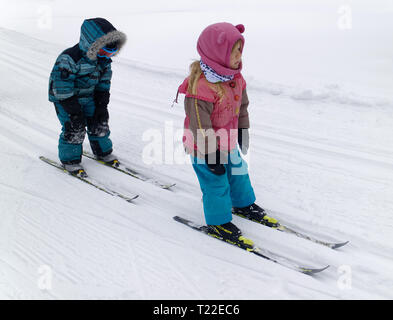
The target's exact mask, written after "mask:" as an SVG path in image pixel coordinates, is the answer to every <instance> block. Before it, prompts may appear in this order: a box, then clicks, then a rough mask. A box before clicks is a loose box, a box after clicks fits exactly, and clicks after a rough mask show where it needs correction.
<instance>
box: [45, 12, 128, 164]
mask: <svg viewBox="0 0 393 320" xmlns="http://www.w3.org/2000/svg"><path fill="white" fill-rule="evenodd" d="M125 41H126V36H125V34H124V33H122V32H120V31H118V30H116V28H115V27H114V26H113V25H112V24H111V23H110V22H108V21H107V20H105V19H103V18H94V19H87V20H85V21H84V22H83V24H82V27H81V36H80V41H79V43H78V44H76V45H75V46H74V47H72V48H69V49H67V50H65V51H63V52H62V53H61V54H60V56H59V57H58V58H57V60H56V63H55V65H54V67H53V69H52V72H51V75H50V79H49V101H51V102H53V103H54V105H55V109H56V113H57V116H58V118H59V120H60V123H61V125H62V132H61V134H60V138H59V158H60V161H61V162H62V163H63V165H65V166H67V165H68V166H71V167H72V165H76V166H78V165H79V164H80V162H81V157H82V144H83V140H84V138H85V135H86V127H87V135H88V138H89V142H90V146H91V148H92V151H93V153H94V154H95V155H96V156H97V157H98V158H101V159H105V157H106V158H108V157H110V155H111V153H112V142H111V140H110V138H109V135H110V130H109V126H108V119H109V114H108V109H107V107H108V103H109V97H110V93H109V91H110V85H111V78H112V70H111V62H112V60H111V59H110V57H111V56H113V55H114V54H116V53H117V52H118V51H119V50H120V48H121V47H122V46H123V45H124V43H125Z"/></svg>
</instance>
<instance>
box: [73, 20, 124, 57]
mask: <svg viewBox="0 0 393 320" xmlns="http://www.w3.org/2000/svg"><path fill="white" fill-rule="evenodd" d="M126 41H127V37H126V35H125V34H124V33H123V32H121V31H118V30H116V28H115V27H114V26H113V25H112V24H111V23H110V22H109V21H108V20H106V19H104V18H93V19H86V20H85V21H83V24H82V27H81V37H80V40H79V48H80V49H81V50H82V51H83V52H85V53H86V56H87V57H88V58H89V59H90V60H96V59H97V53H98V51H99V50H100V49H101V48H102V47H104V46H106V45H107V44H109V43H112V42H117V43H118V44H119V49H121V47H122V46H123V45H124V44H125V42H126Z"/></svg>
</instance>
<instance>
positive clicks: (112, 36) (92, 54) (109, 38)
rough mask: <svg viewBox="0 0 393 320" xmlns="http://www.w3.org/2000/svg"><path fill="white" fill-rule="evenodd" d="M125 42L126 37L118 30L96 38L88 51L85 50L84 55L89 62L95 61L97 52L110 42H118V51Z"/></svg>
mask: <svg viewBox="0 0 393 320" xmlns="http://www.w3.org/2000/svg"><path fill="white" fill-rule="evenodd" d="M126 41H127V36H126V35H125V33H123V32H121V31H118V30H114V31H111V32H108V33H107V34H105V35H103V36H102V37H100V38H98V39H97V40H96V41H94V42H93V43H92V44H91V46H90V47H89V50H87V53H86V55H87V57H88V58H89V59H90V60H97V54H98V51H100V49H101V48H103V47H105V46H106V45H107V44H109V43H112V42H118V44H119V50H120V49H121V47H122V46H123V45H124V44H125V43H126Z"/></svg>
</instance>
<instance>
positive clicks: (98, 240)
mask: <svg viewBox="0 0 393 320" xmlns="http://www.w3.org/2000/svg"><path fill="white" fill-rule="evenodd" d="M0 43H1V49H0V69H1V73H2V75H3V77H2V79H1V80H0V81H1V83H0V84H1V85H0V122H1V123H2V125H1V129H0V142H1V145H2V148H1V150H0V154H1V155H2V170H1V171H2V174H1V176H0V191H1V192H0V204H1V206H0V208H1V225H0V231H1V232H0V240H1V242H0V297H2V298H47V299H67V298H77V299H85V298H98V299H100V298H109V299H117V298H125V299H319V298H322V299H352V298H373V299H375V298H392V297H393V293H392V290H391V288H392V287H393V275H392V272H391V270H392V268H393V262H392V259H391V257H392V256H393V241H392V225H393V221H392V219H393V218H392V217H393V215H392V213H393V202H392V200H391V194H392V191H393V182H392V181H393V174H392V172H393V170H392V169H393V157H392V156H393V153H392V150H391V148H390V146H391V145H392V142H393V138H392V136H393V135H390V136H389V134H388V133H389V130H391V126H389V121H390V123H391V121H392V120H393V112H392V110H391V109H389V102H388V103H386V104H381V103H379V100H377V99H376V100H375V103H373V101H374V100H373V99H372V98H368V100H367V103H364V104H362V103H359V99H358V98H357V100H356V99H355V100H351V99H350V96H348V99H345V96H342V93H340V99H341V100H338V98H337V96H334V95H333V96H332V97H331V99H330V98H329V97H326V95H322V96H320V97H319V99H318V95H316V94H312V92H311V93H310V92H309V91H307V90H308V89H300V91H299V92H297V93H296V90H295V91H293V90H291V89H288V88H285V87H283V86H282V87H280V86H277V87H263V86H260V85H258V84H255V83H254V84H253V83H252V81H251V84H250V90H249V96H250V101H251V103H250V109H249V110H250V117H251V123H252V129H251V143H252V145H251V150H250V159H249V162H250V176H251V180H252V182H253V184H254V188H255V191H256V193H257V197H258V201H259V203H260V204H261V205H263V206H265V207H266V208H267V209H269V210H271V212H272V214H273V215H274V216H275V217H277V218H278V219H280V220H281V221H282V222H283V223H286V224H288V225H289V226H291V223H292V224H294V225H296V226H298V228H299V229H301V230H303V231H304V232H307V233H309V234H313V233H314V234H315V235H321V234H322V235H323V236H325V238H326V239H327V240H329V239H330V240H332V239H336V240H339V241H345V240H350V243H349V244H348V245H347V246H345V247H343V248H341V249H339V250H337V251H333V250H331V249H329V248H325V247H322V246H319V245H317V244H313V243H311V242H308V241H306V240H303V239H298V238H294V237H293V236H291V235H287V234H282V233H280V232H277V231H275V230H271V229H269V228H266V227H263V226H259V225H257V224H254V223H251V222H249V221H245V220H242V219H241V218H238V217H234V221H235V222H236V224H238V225H239V227H240V228H241V229H242V230H244V234H245V235H246V236H248V237H250V238H252V239H254V241H255V242H256V244H257V245H259V246H261V247H263V246H265V247H266V248H267V249H268V250H271V251H277V253H278V254H282V255H285V256H288V257H292V258H293V259H297V260H299V261H309V264H310V266H322V265H324V264H330V265H331V267H330V268H329V269H328V270H326V271H325V272H323V273H321V274H318V275H316V276H315V277H309V276H306V275H303V274H300V273H296V272H294V271H292V270H289V269H287V268H285V267H282V266H279V265H277V264H274V263H271V262H269V261H266V260H264V259H260V258H258V257H256V256H254V255H252V254H249V253H247V252H243V251H241V250H239V249H237V248H234V247H232V246H228V245H227V244H224V243H220V242H218V241H216V240H213V239H210V238H209V237H205V236H201V235H200V234H198V233H197V232H194V231H192V230H189V229H188V228H184V226H182V225H179V224H178V223H176V222H174V221H173V220H172V216H174V215H177V214H178V215H183V216H185V217H188V218H190V219H192V220H194V221H196V222H199V223H202V222H203V214H202V203H201V192H200V190H199V186H198V184H197V180H196V177H195V176H194V173H193V172H192V168H191V166H189V165H187V164H185V165H182V164H165V163H162V164H152V165H146V164H144V163H143V160H142V158H141V156H140V155H141V154H142V152H143V147H144V145H145V144H146V142H143V141H142V135H143V133H144V132H145V130H147V129H154V130H158V131H160V132H161V133H164V125H165V122H166V121H170V122H172V123H173V124H174V126H175V129H181V128H182V124H183V118H184V111H183V106H182V99H179V104H178V105H175V107H173V108H171V107H170V106H171V103H172V100H173V99H174V97H175V95H176V90H177V86H178V85H179V84H180V83H181V81H182V80H183V79H182V77H183V76H184V75H182V74H181V72H179V71H177V70H164V69H160V68H156V67H154V66H146V65H141V64H139V63H138V62H136V61H130V60H126V59H121V57H119V58H118V60H117V59H116V60H117V61H115V62H114V64H113V69H114V79H113V87H112V88H113V89H112V93H111V105H110V109H111V110H110V115H111V132H112V139H113V142H114V146H115V151H116V154H118V155H119V157H120V158H123V159H124V160H125V161H127V162H129V163H131V164H133V166H134V168H135V169H138V170H140V171H143V172H144V173H146V174H149V175H151V176H152V178H157V179H159V180H163V181H170V182H175V183H176V184H177V186H176V187H175V188H174V189H173V190H172V191H168V190H162V189H159V188H157V187H155V186H153V185H151V184H148V183H145V182H142V181H138V180H136V179H133V178H131V177H127V176H125V175H124V174H121V173H118V172H115V171H114V170H112V169H111V168H106V167H104V166H102V165H100V164H97V163H96V162H94V161H92V160H89V159H86V158H84V160H83V161H84V165H85V167H86V170H87V171H88V172H89V174H90V175H91V176H92V177H95V178H96V179H97V180H98V181H101V182H105V183H107V184H108V186H110V187H111V188H113V189H115V190H118V191H120V192H124V193H127V192H130V193H138V194H140V198H138V199H137V200H136V201H135V202H134V204H129V203H126V202H125V201H124V200H122V199H119V198H116V197H112V196H110V195H106V194H103V193H102V192H100V191H98V190H95V189H94V188H91V187H90V186H88V185H86V184H84V183H80V182H79V181H77V180H76V179H74V178H73V177H70V176H67V175H65V174H64V173H62V172H60V171H59V170H56V169H55V168H52V167H49V166H48V165H46V164H44V163H43V162H42V161H40V160H39V159H38V156H39V155H44V156H47V157H50V158H52V159H57V141H58V135H59V132H60V124H59V123H58V120H57V118H56V115H55V111H54V108H53V106H52V105H51V104H50V103H49V102H48V101H47V81H48V77H49V73H50V70H51V67H52V64H53V63H54V60H55V58H56V56H57V55H58V53H59V52H60V51H61V50H62V49H63V48H59V47H57V46H55V45H51V44H50V43H45V42H42V41H39V40H35V39H33V38H30V37H28V36H26V35H23V34H20V33H17V32H13V31H9V30H6V29H0ZM283 88H284V89H283ZM302 92H303V95H302ZM306 93H307V94H306ZM339 101H341V102H345V103H340V102H339ZM360 101H361V100H360ZM390 107H391V105H390ZM339 110H342V114H338V112H339ZM370 115H372V117H371V119H370ZM339 116H341V117H339ZM352 117H353V118H352ZM370 125H371V128H374V129H375V130H373V132H371V133H367V132H366V131H367V128H369V127H370ZM85 148H86V149H87V150H88V149H89V146H88V143H87V142H85ZM42 265H49V266H50V267H51V268H52V270H53V281H52V282H53V283H52V289H51V290H40V289H39V288H38V286H37V281H38V280H39V277H40V274H39V273H38V269H39V267H40V266H42ZM343 265H348V266H350V267H351V271H352V278H351V280H352V289H351V290H340V289H339V287H338V285H337V281H338V280H339V277H340V274H339V273H338V269H339V268H340V267H341V266H343Z"/></svg>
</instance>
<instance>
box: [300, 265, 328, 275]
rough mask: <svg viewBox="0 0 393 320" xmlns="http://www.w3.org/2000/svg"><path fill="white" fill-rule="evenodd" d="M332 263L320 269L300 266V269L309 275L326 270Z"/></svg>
mask: <svg viewBox="0 0 393 320" xmlns="http://www.w3.org/2000/svg"><path fill="white" fill-rule="evenodd" d="M329 267H330V265H327V266H326V267H323V268H319V269H313V268H300V271H301V272H302V273H304V274H308V275H313V274H316V273H319V272H322V271H324V270H326V269H327V268H329Z"/></svg>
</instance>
